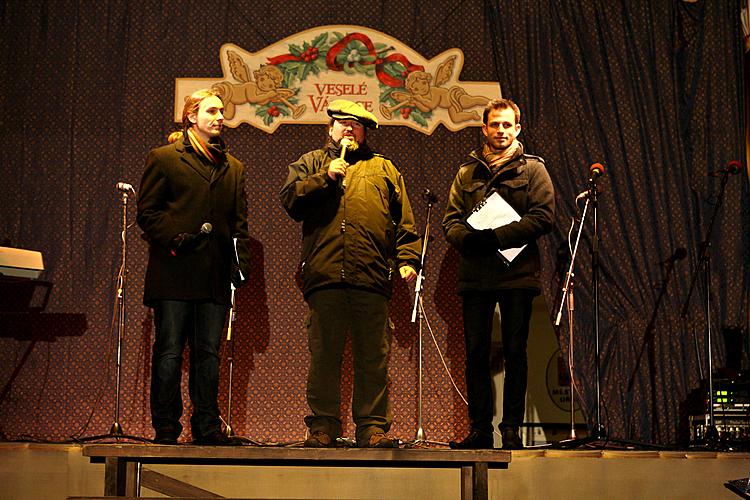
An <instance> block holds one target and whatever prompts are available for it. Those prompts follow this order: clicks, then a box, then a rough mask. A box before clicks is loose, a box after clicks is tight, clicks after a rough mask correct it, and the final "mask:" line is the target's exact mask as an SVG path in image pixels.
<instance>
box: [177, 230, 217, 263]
mask: <svg viewBox="0 0 750 500" xmlns="http://www.w3.org/2000/svg"><path fill="white" fill-rule="evenodd" d="M213 229H214V227H213V226H212V225H211V223H210V222H204V223H203V225H202V226H201V230H200V231H199V232H198V233H193V234H191V233H180V234H178V235H177V236H175V237H174V238H172V241H170V242H169V251H170V253H171V254H172V256H173V257H177V255H178V254H184V253H185V252H187V251H188V250H190V249H192V248H194V247H195V246H197V245H198V243H200V241H201V240H202V239H204V238H207V237H208V235H209V234H211V231H213Z"/></svg>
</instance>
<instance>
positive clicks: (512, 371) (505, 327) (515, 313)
mask: <svg viewBox="0 0 750 500" xmlns="http://www.w3.org/2000/svg"><path fill="white" fill-rule="evenodd" d="M535 295H536V292H534V291H532V290H503V291H497V292H469V293H465V294H464V296H463V316H464V338H465V341H466V387H467V390H468V396H469V398H468V399H469V420H471V427H472V429H476V430H479V431H482V432H485V433H491V432H492V410H493V408H494V405H493V401H492V375H491V373H490V347H491V343H492V320H493V317H494V314H495V304H500V315H501V328H500V330H501V336H502V342H503V358H504V361H505V384H504V386H503V419H502V423H501V424H500V429H501V430H502V429H505V428H508V427H518V426H520V425H521V424H522V423H523V416H524V410H525V401H524V400H525V396H526V379H527V371H528V362H527V359H526V343H527V341H528V338H529V320H530V319H531V303H532V301H533V300H534V296H535Z"/></svg>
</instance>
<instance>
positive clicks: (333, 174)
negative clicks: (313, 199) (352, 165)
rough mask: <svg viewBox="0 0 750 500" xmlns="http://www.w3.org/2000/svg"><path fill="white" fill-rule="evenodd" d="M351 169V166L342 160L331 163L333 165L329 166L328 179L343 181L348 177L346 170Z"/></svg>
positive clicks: (337, 159)
mask: <svg viewBox="0 0 750 500" xmlns="http://www.w3.org/2000/svg"><path fill="white" fill-rule="evenodd" d="M348 167H349V164H348V163H347V162H346V161H345V160H342V159H341V158H336V159H335V160H333V161H332V162H331V164H330V165H329V166H328V177H330V178H331V180H334V181H335V180H338V179H339V178H341V179H343V178H344V177H346V169H347V168H348Z"/></svg>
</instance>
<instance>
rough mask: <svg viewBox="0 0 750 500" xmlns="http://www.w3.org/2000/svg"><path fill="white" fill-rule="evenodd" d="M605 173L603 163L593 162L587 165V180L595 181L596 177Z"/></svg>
mask: <svg viewBox="0 0 750 500" xmlns="http://www.w3.org/2000/svg"><path fill="white" fill-rule="evenodd" d="M605 173H606V169H605V168H604V165H602V164H601V163H594V164H593V165H591V166H590V167H589V182H590V183H594V182H596V179H598V178H599V177H601V176H602V175H604V174H605Z"/></svg>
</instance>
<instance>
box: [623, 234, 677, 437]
mask: <svg viewBox="0 0 750 500" xmlns="http://www.w3.org/2000/svg"><path fill="white" fill-rule="evenodd" d="M682 250H684V249H682ZM678 259H679V258H676V257H675V256H674V255H673V256H672V257H670V258H669V259H668V260H667V261H666V262H662V264H666V266H667V269H666V273H665V276H664V281H662V283H661V287H660V290H659V296H658V297H657V298H656V304H654V311H653V312H652V313H651V320H650V321H649V322H648V325H647V326H646V331H645V333H644V334H643V344H641V351H640V352H639V353H638V358H636V361H635V366H634V367H633V372H632V373H631V375H630V380H629V381H628V390H627V394H628V401H630V406H631V408H630V410H629V415H628V417H629V420H630V422H629V427H630V429H629V431H628V434H630V435H632V411H633V408H632V404H633V403H632V401H633V387H634V385H635V378H636V376H637V374H638V369H639V368H640V366H641V360H642V359H643V354H644V353H645V352H646V347H648V366H649V381H650V383H651V412H652V418H651V435H652V436H655V437H658V438H661V434H660V432H659V425H658V419H657V418H656V416H657V412H658V407H657V405H656V374H655V371H656V354H655V352H654V351H655V346H654V341H655V333H654V331H655V328H656V317H657V313H658V312H659V307H660V306H661V303H662V300H663V299H664V296H665V295H666V293H667V285H668V284H669V280H670V278H671V276H672V272H673V271H674V265H675V262H676V261H677V260H678Z"/></svg>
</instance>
